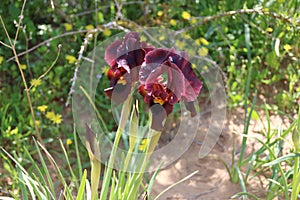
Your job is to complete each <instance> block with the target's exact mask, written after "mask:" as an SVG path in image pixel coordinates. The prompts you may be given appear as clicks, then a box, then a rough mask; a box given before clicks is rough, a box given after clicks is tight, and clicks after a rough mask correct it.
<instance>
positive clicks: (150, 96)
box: [139, 49, 202, 130]
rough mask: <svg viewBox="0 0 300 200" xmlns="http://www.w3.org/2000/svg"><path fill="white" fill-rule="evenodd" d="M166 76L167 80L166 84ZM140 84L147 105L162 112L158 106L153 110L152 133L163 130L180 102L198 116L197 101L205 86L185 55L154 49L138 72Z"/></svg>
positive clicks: (193, 114) (147, 55)
mask: <svg viewBox="0 0 300 200" xmlns="http://www.w3.org/2000/svg"><path fill="white" fill-rule="evenodd" d="M164 74H166V76H167V78H166V80H165V81H164V79H163V75H164ZM139 80H140V83H141V86H140V87H139V92H140V94H141V95H142V96H143V97H144V101H145V103H147V104H148V105H149V106H150V108H151V106H153V105H154V104H156V105H158V104H159V105H161V106H160V109H159V106H155V107H156V108H155V110H153V109H151V111H152V116H153V117H152V128H153V129H156V130H161V129H162V128H163V126H162V121H163V120H164V119H165V118H166V115H168V114H170V113H171V111H172V108H173V105H174V104H175V103H177V102H179V101H183V102H184V104H185V106H186V108H187V109H188V110H189V111H190V112H191V115H192V116H195V115H196V110H195V107H194V101H195V100H196V98H197V96H198V94H199V93H200V90H201V88H202V82H201V81H200V80H199V79H198V78H197V76H196V74H195V72H194V71H193V69H192V66H191V63H190V62H189V61H188V55H187V54H186V53H185V52H181V53H180V54H177V53H176V52H175V50H173V49H172V50H168V49H154V50H152V51H150V52H148V53H147V54H146V56H145V62H144V63H143V64H142V67H141V69H140V71H139ZM162 108H163V109H164V110H165V113H164V112H163V111H162ZM154 112H156V113H154ZM155 118H157V119H159V120H156V119H155ZM153 122H155V123H153Z"/></svg>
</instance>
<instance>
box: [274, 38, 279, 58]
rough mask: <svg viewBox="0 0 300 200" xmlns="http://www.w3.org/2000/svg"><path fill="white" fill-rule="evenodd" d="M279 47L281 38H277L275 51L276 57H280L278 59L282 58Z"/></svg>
mask: <svg viewBox="0 0 300 200" xmlns="http://www.w3.org/2000/svg"><path fill="white" fill-rule="evenodd" d="M279 45H280V39H279V38H276V40H275V46H274V50H275V53H276V56H278V57H279V56H280V53H279Z"/></svg>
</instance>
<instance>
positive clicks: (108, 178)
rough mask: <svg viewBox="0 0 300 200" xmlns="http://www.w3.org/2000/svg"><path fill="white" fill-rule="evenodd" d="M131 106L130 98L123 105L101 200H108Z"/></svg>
mask: <svg viewBox="0 0 300 200" xmlns="http://www.w3.org/2000/svg"><path fill="white" fill-rule="evenodd" d="M130 105H131V97H129V98H128V99H127V100H126V101H125V102H124V104H123V108H122V112H121V117H120V122H119V126H118V130H117V132H116V136H115V141H114V144H113V147H112V152H111V154H110V157H109V160H108V165H107V171H106V173H105V175H104V180H103V185H102V189H101V194H100V200H106V199H107V193H108V187H109V184H110V181H111V177H112V170H113V167H114V162H115V157H116V153H117V149H118V145H119V141H120V138H121V136H122V132H123V130H124V127H125V125H126V122H127V120H128V116H129V113H130V108H131V107H130Z"/></svg>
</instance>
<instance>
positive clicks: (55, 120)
mask: <svg viewBox="0 0 300 200" xmlns="http://www.w3.org/2000/svg"><path fill="white" fill-rule="evenodd" d="M51 120H52V121H53V122H54V123H55V124H60V123H61V122H62V117H61V115H60V114H56V115H54V117H53V118H52V119H51Z"/></svg>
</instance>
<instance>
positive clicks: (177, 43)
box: [175, 40, 186, 49]
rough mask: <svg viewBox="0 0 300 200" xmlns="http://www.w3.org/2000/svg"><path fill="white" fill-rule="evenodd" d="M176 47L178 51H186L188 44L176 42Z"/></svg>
mask: <svg viewBox="0 0 300 200" xmlns="http://www.w3.org/2000/svg"><path fill="white" fill-rule="evenodd" d="M175 45H176V47H178V49H184V48H185V45H186V44H185V42H182V41H180V40H176V42H175Z"/></svg>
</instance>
